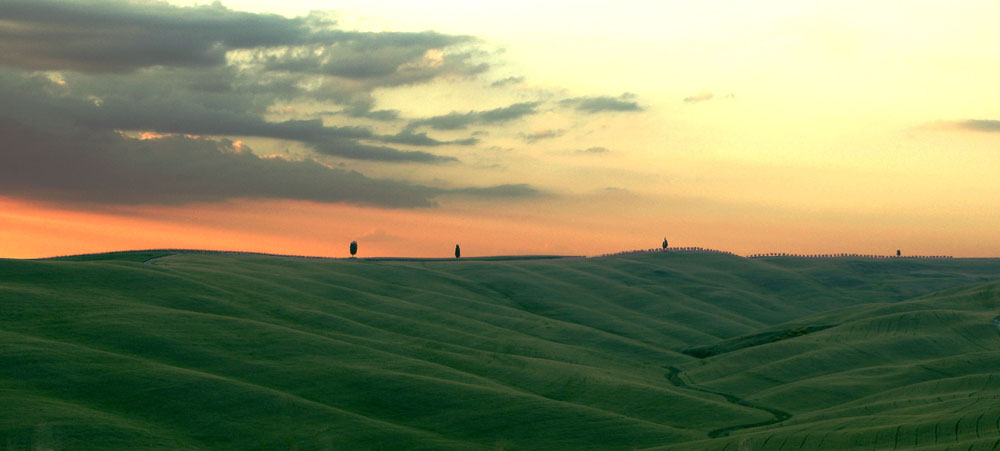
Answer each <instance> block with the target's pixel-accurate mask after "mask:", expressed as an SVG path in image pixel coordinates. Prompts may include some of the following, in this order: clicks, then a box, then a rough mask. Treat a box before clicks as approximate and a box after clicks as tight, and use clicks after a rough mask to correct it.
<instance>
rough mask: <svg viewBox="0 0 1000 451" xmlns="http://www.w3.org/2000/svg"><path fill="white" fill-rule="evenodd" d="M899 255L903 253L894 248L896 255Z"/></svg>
mask: <svg viewBox="0 0 1000 451" xmlns="http://www.w3.org/2000/svg"><path fill="white" fill-rule="evenodd" d="M900 255H903V253H902V252H900V251H899V249H896V256H897V257H899V256H900Z"/></svg>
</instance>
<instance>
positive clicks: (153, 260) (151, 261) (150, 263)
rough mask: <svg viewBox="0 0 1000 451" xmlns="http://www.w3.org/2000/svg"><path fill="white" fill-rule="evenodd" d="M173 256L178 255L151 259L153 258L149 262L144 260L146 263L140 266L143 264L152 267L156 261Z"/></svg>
mask: <svg viewBox="0 0 1000 451" xmlns="http://www.w3.org/2000/svg"><path fill="white" fill-rule="evenodd" d="M175 255H178V254H170V255H164V256H162V257H153V258H151V259H149V260H146V261H144V262H142V264H144V265H152V264H155V263H156V261H157V260H162V259H164V258H168V257H173V256H175Z"/></svg>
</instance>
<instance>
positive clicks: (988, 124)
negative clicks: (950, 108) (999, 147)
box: [956, 119, 1000, 132]
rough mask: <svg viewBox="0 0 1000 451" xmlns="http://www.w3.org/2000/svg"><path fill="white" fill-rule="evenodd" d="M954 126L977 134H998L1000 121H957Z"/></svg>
mask: <svg viewBox="0 0 1000 451" xmlns="http://www.w3.org/2000/svg"><path fill="white" fill-rule="evenodd" d="M956 125H957V126H958V127H960V128H963V129H966V130H973V131H977V132H1000V121H996V120H989V119H969V120H965V121H958V122H957V123H956Z"/></svg>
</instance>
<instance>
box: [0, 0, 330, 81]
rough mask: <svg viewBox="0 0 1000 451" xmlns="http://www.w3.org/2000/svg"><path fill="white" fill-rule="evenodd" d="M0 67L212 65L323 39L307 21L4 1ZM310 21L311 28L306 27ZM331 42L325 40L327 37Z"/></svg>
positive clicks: (129, 5)
mask: <svg viewBox="0 0 1000 451" xmlns="http://www.w3.org/2000/svg"><path fill="white" fill-rule="evenodd" d="M2 19H3V22H0V63H2V64H6V65H13V66H17V67H23V68H28V69H42V70H61V69H68V70H80V71H87V72H121V71H130V70H135V69H138V68H142V67H150V66H156V65H164V66H215V65H222V64H225V57H226V52H227V51H229V50H234V49H247V48H255V47H267V46H277V45H300V44H305V43H311V42H316V41H318V40H321V39H324V38H326V37H325V36H324V35H323V33H322V32H321V31H318V30H316V29H315V27H316V26H319V25H321V24H319V23H315V20H312V21H311V20H309V19H307V18H295V19H288V18H284V17H281V16H278V15H265V14H251V13H244V12H238V11H232V10H229V9H226V8H225V7H223V6H221V4H219V3H216V4H213V5H211V6H201V7H193V8H179V7H174V6H170V5H168V4H166V3H153V2H143V3H137V2H126V1H101V2H92V1H91V2H87V1H72V0H69V1H67V0H5V1H4V2H3V12H2ZM311 22H313V23H311ZM326 39H329V38H326Z"/></svg>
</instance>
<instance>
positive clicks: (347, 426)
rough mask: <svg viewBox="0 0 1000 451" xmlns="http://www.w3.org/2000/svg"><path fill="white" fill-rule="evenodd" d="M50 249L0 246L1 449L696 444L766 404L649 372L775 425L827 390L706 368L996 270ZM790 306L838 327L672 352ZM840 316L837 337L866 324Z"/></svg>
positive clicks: (736, 331) (686, 257) (747, 420)
mask: <svg viewBox="0 0 1000 451" xmlns="http://www.w3.org/2000/svg"><path fill="white" fill-rule="evenodd" d="M140 254H141V255H140ZM161 257H162V258H161ZM150 258H153V259H155V260H153V261H151V263H152V264H142V262H143V261H148V260H149V259H150ZM72 260H74V259H70V260H50V261H12V260H0V274H3V278H2V279H0V302H2V303H0V309H2V310H0V337H2V340H3V341H2V342H3V343H4V349H3V352H0V387H2V388H3V390H0V396H2V398H3V399H2V401H3V402H2V403H0V418H3V420H4V421H2V422H0V439H3V440H6V442H7V443H11V444H13V445H14V446H31V447H38V446H46V447H51V448H57V449H58V448H80V447H86V448H89V449H95V448H108V449H111V448H122V447H132V446H141V447H149V448H171V449H175V448H178V447H180V448H186V447H196V448H197V447H220V446H222V447H233V448H257V447H261V446H264V447H285V446H290V445H291V446H299V447H307V448H313V447H316V448H349V449H369V448H370V449H376V448H378V447H383V448H385V449H494V448H496V447H498V446H499V447H501V448H513V449H554V448H563V449H628V448H632V447H652V446H659V445H664V444H670V443H682V442H689V441H696V440H703V439H705V438H707V437H708V435H707V434H708V432H710V431H714V430H719V429H722V428H727V427H731V426H733V425H739V424H753V423H760V422H766V421H768V420H769V419H770V418H772V415H771V414H770V413H769V412H767V411H765V410H761V409H758V408H754V407H753V406H747V405H740V404H737V403H733V402H731V401H730V400H727V399H726V398H724V397H721V396H718V395H715V394H712V393H707V392H704V391H698V390H691V389H687V388H684V387H678V386H675V385H674V384H671V383H670V381H669V380H667V378H666V377H665V375H666V374H667V369H666V367H669V366H671V365H675V366H679V367H681V368H683V369H687V370H689V371H690V378H691V379H692V380H693V381H695V382H697V383H698V384H704V385H705V386H706V387H709V388H711V389H712V390H716V391H719V392H726V393H734V394H735V395H738V396H740V397H742V398H746V399H751V398H752V399H754V400H755V401H754V402H758V403H761V404H764V405H772V404H773V405H776V406H780V407H781V408H782V409H786V410H789V411H792V412H793V413H794V414H795V417H794V418H793V421H797V420H799V418H800V417H802V418H807V416H806V415H805V414H806V413H810V412H819V411H820V410H821V408H827V407H828V405H827V404H824V402H825V401H823V399H819V400H817V401H816V402H815V403H814V404H809V405H803V406H785V405H784V404H782V403H779V402H775V400H774V399H772V398H771V397H768V395H766V391H767V390H781V389H787V390H793V389H794V387H792V386H790V387H784V388H783V387H781V386H770V385H767V384H766V383H764V382H761V381H758V380H755V379H754V378H752V377H750V376H748V377H747V378H746V380H742V381H741V380H736V379H733V380H732V381H731V382H730V381H729V380H727V379H726V378H725V377H723V374H724V373H726V372H727V371H729V372H732V371H749V370H747V369H742V370H737V369H736V368H738V367H740V365H748V366H749V367H750V368H753V367H754V366H757V365H760V366H762V367H763V368H768V367H770V366H772V365H779V366H775V368H779V369H777V370H776V371H778V372H781V371H785V370H782V369H780V364H781V363H780V360H779V361H775V357H774V356H779V357H780V356H782V355H785V354H781V353H777V354H771V353H768V352H765V351H764V350H765V349H768V348H771V347H772V346H779V345H784V346H803V345H799V344H797V343H799V342H803V341H805V342H806V343H812V342H813V341H808V340H813V339H814V337H820V336H829V334H831V333H833V332H834V331H838V330H848V329H844V328H845V327H849V326H848V325H847V323H848V322H849V321H860V320H858V319H856V316H858V315H860V316H865V317H867V316H866V315H869V313H868V312H869V310H866V309H878V308H886V309H891V308H906V307H901V306H906V305H908V304H909V301H908V302H902V303H895V304H874V305H871V304H870V303H873V302H878V303H894V302H898V301H902V300H904V299H907V298H910V297H913V296H916V295H919V294H923V293H927V292H930V291H934V290H940V289H945V288H949V287H957V286H961V285H968V284H972V283H977V282H978V281H980V280H983V279H987V278H992V277H996V275H997V274H1000V262H998V261H995V260H949V261H913V262H911V261H905V260H895V261H877V262H874V261H873V262H868V261H855V260H850V259H833V260H808V261H806V262H803V263H801V264H799V263H796V264H787V262H786V261H785V260H782V259H743V258H739V257H734V256H727V255H717V254H698V253H653V254H631V255H627V256H617V257H607V258H598V259H576V258H574V259H552V258H549V259H504V260H479V261H476V260H463V261H422V260H364V259H357V260H323V259H303V258H292V257H277V256H260V255H234V254H213V253H181V254H180V255H174V256H169V257H163V255H161V254H159V253H157V252H144V253H136V255H132V254H130V253H120V254H105V255H103V256H91V257H89V258H77V259H75V260H81V261H72ZM788 260H791V259H788ZM871 264H874V266H873V265H871ZM912 302H916V301H912ZM824 312H825V313H824ZM982 314H986V313H982ZM838 315H839V316H838ZM843 315H855V316H843ZM993 316H996V311H994V312H992V315H991V316H990V318H988V319H987V323H988V322H989V320H990V319H991V318H992V317H993ZM803 318H808V321H806V322H803V323H802V324H805V325H808V324H840V326H839V327H836V328H833V329H829V330H824V331H820V332H816V333H813V334H810V335H808V336H801V337H799V336H797V337H795V338H794V339H789V340H784V341H781V342H778V343H774V344H768V345H762V346H755V347H753V348H748V349H744V350H738V351H734V352H729V353H727V354H724V355H722V356H717V357H713V358H709V359H705V360H703V361H700V362H701V363H695V362H697V360H696V359H694V358H692V357H690V356H687V355H685V354H682V353H680V352H679V351H680V350H682V349H684V348H687V347H689V346H695V345H711V344H713V343H716V342H719V341H720V340H725V339H733V338H737V337H740V336H744V335H752V334H754V333H759V332H760V331H761V330H766V329H769V328H775V327H779V328H780V327H782V326H781V325H782V324H783V323H786V322H789V321H800V322H801V321H802V319H803ZM962 318H965V317H960V318H959V320H962ZM816 321H825V322H819V323H817V322H816ZM859 324H860V323H859ZM857 327H858V329H856V330H855V329H849V330H851V333H850V334H851V335H852V336H853V335H855V334H857V339H858V340H868V339H872V340H875V338H877V337H876V336H874V335H870V334H869V335H865V334H867V333H868V332H864V331H869V330H871V328H868V327H867V326H866V327H861V326H857ZM874 330H879V329H878V328H877V327H876V328H875V329H874ZM993 331H994V332H996V329H995V328H994V329H993ZM977 340H978V338H977ZM876 343H879V342H878V341H876ZM795 349H797V348H795ZM740 355H751V356H754V357H753V358H752V359H748V360H746V361H742V360H739V359H736V356H740ZM729 358H734V359H736V360H729ZM716 361H717V362H718V364H716V363H715V362H716ZM904 364H907V365H911V364H913V362H911V361H905V362H904ZM714 368H718V370H715V369H714ZM696 370H697V371H696ZM823 374H824V373H823V372H822V371H818V372H816V373H815V374H812V373H809V376H810V377H816V378H818V377H822V375H823ZM886 382H888V381H886ZM774 393H775V394H774V397H777V398H780V397H782V396H785V395H782V394H779V392H777V391H776V392H774ZM735 395H734V396H735ZM817 415H818V414H817ZM831 415H834V416H836V415H835V414H831ZM817 418H819V417H817ZM814 421H828V419H826V417H823V419H822V420H820V419H817V420H814ZM984 421H985V420H984ZM786 423H787V422H786Z"/></svg>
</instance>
